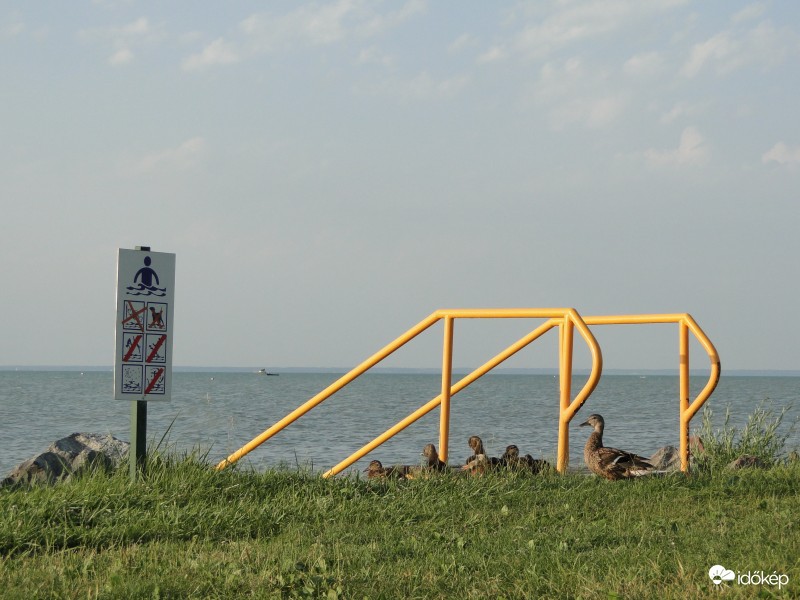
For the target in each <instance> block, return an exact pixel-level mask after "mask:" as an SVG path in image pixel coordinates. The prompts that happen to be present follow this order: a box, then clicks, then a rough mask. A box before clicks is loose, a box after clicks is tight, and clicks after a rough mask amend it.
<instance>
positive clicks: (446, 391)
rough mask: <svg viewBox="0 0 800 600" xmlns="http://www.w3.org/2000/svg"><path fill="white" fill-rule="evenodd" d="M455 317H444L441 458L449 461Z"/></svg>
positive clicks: (440, 431)
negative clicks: (448, 447)
mask: <svg viewBox="0 0 800 600" xmlns="http://www.w3.org/2000/svg"><path fill="white" fill-rule="evenodd" d="M453 321H454V319H453V317H449V316H448V317H445V319H444V342H443V344H442V396H441V397H442V404H441V414H440V417H439V458H440V459H441V460H443V461H444V462H447V446H448V444H449V439H450V387H451V386H452V376H453Z"/></svg>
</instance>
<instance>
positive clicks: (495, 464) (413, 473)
mask: <svg viewBox="0 0 800 600" xmlns="http://www.w3.org/2000/svg"><path fill="white" fill-rule="evenodd" d="M468 444H469V447H470V449H471V450H472V454H471V455H470V457H469V458H467V460H466V461H465V462H464V464H463V465H461V466H460V467H450V466H449V465H448V464H447V463H446V462H444V461H443V460H441V459H440V458H439V453H438V452H437V451H436V446H434V445H433V444H427V445H426V446H425V447H424V448H423V449H422V456H423V457H425V461H424V464H422V465H419V466H411V465H393V466H391V467H384V466H383V464H382V463H381V461H379V460H373V461H371V462H370V463H369V466H368V467H367V468H366V469H364V472H365V473H366V474H367V477H368V478H369V479H375V478H385V477H390V478H396V479H418V478H423V477H427V476H429V475H431V474H433V473H456V474H463V475H481V474H483V473H486V472H487V471H490V470H499V469H514V470H522V471H530V472H531V473H539V472H540V471H542V470H544V469H546V468H549V467H550V465H549V463H548V462H547V461H544V460H540V459H535V458H533V457H532V456H531V455H530V454H526V455H525V456H520V455H519V448H518V447H517V446H516V445H514V444H511V445H510V446H507V447H506V451H505V452H504V453H503V455H502V456H501V457H499V458H498V457H495V456H488V455H487V454H486V451H485V450H484V448H483V440H481V438H480V437H478V436H477V435H473V436H472V437H470V438H469V440H468Z"/></svg>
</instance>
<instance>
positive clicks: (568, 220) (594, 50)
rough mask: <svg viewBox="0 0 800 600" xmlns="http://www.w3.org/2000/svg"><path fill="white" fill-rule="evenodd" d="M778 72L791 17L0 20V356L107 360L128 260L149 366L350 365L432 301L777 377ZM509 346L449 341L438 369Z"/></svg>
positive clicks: (161, 14) (106, 4) (571, 0)
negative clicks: (151, 340) (693, 327)
mask: <svg viewBox="0 0 800 600" xmlns="http://www.w3.org/2000/svg"><path fill="white" fill-rule="evenodd" d="M799 64H800V4H798V3H796V2H778V1H765V2H748V1H737V0H725V1H722V0H719V1H707V2H698V1H689V0H648V1H647V2H640V1H623V0H596V1H593V2H588V1H583V0H555V1H554V0H542V1H536V2H455V1H449V2H448V1H442V2H432V1H426V0H409V1H397V2H379V1H366V0H337V1H332V2H311V3H304V2H280V1H276V2H269V3H261V2H249V1H246V0H237V1H234V2H226V3H198V2H194V1H192V2H189V1H176V2H135V1H125V0H96V1H93V2H90V1H82V2H70V3H62V2H52V1H51V2H35V3H34V2H28V3H22V2H2V3H0V74H1V76H2V85H0V102H1V103H2V107H3V110H2V111H0V139H1V140H2V141H1V142H0V189H2V193H0V202H2V218H0V232H2V235H0V248H2V250H1V251H0V278H2V285H0V307H2V311H0V338H1V339H2V342H0V365H19V366H35V365H98V366H100V365H111V364H113V361H114V355H115V342H114V330H115V303H116V268H117V265H116V261H117V250H118V249H119V248H134V247H135V246H139V245H146V246H150V247H151V248H152V249H153V250H154V251H160V252H170V253H175V254H176V276H175V290H174V294H175V299H174V305H173V309H174V314H173V325H174V328H175V329H174V337H173V342H174V345H173V357H172V358H173V365H175V366H219V367H237V366H238V367H246V366H247V367H249V366H253V367H268V368H276V369H279V368H281V367H344V368H349V367H352V366H355V365H356V364H358V363H360V362H361V361H362V360H364V359H365V358H367V357H368V356H370V355H372V354H373V353H374V352H376V351H377V350H378V349H380V348H382V347H383V346H384V345H385V344H387V343H389V342H391V341H392V340H393V339H395V338H396V337H397V336H399V335H401V334H402V333H404V332H405V331H406V330H408V329H409V328H411V327H412V326H414V325H415V324H416V323H418V322H419V321H421V320H422V319H424V318H425V317H426V316H427V315H429V314H430V313H432V312H433V311H434V310H436V309H440V308H496V307H508V308H511V307H514V308H516V307H525V308H545V307H574V308H575V309H576V310H577V311H578V312H579V313H580V314H582V315H587V316H588V315H614V314H640V313H642V314H644V313H647V314H650V313H689V314H691V315H692V316H693V317H694V319H695V320H696V321H697V323H698V324H699V325H700V327H701V328H702V329H703V331H705V333H706V334H707V335H708V337H709V338H710V339H711V341H712V342H713V343H714V345H715V346H716V349H717V351H718V353H719V356H720V359H721V363H722V369H723V374H724V372H725V370H726V369H800V359H798V340H800V319H798V318H797V315H796V308H797V305H798V304H797V298H798V296H800V279H799V278H798V268H797V260H798V258H800V241H798V226H799V225H800V118H798V97H800V68H798V65H799ZM538 324H539V322H533V321H527V320H504V321H498V320H492V321H474V320H458V321H457V322H456V324H455V356H454V364H455V365H456V366H457V367H458V366H477V365H479V364H481V363H483V362H484V361H485V360H487V359H488V358H489V357H491V356H493V355H494V354H495V353H497V352H499V351H500V350H501V349H502V348H504V347H505V346H506V345H508V344H510V343H511V342H513V341H515V340H516V339H517V338H519V337H521V336H522V335H524V334H525V333H527V332H528V331H530V330H531V329H533V328H534V327H535V326H536V325H538ZM601 330H602V331H601ZM595 335H596V336H597V339H598V341H599V342H600V345H601V348H602V350H603V357H604V363H605V367H606V368H607V369H608V368H622V369H660V368H668V369H671V368H675V367H676V366H677V361H678V358H677V352H678V341H677V340H678V335H677V326H675V325H641V326H640V325H637V326H630V325H628V326H603V327H600V328H596V331H595ZM441 344H442V328H441V327H440V326H438V325H437V326H436V327H434V328H432V329H431V330H429V331H428V332H426V333H425V334H423V335H422V336H420V337H419V338H418V339H416V340H414V342H412V343H411V344H409V345H408V346H407V347H405V348H403V349H402V350H401V351H400V352H398V353H397V355H396V356H393V357H392V358H391V359H389V360H387V361H386V363H384V364H385V365H386V366H398V367H429V368H437V367H439V366H440V365H441V354H440V352H441ZM575 345H576V353H577V354H576V361H577V362H576V366H577V367H580V366H582V365H586V364H588V362H587V361H588V358H587V357H588V354H587V352H586V351H585V345H584V344H583V343H582V342H581V341H580V339H579V338H576V343H575ZM557 348H558V343H557V337H556V336H555V334H552V333H551V334H548V335H547V336H544V337H543V338H542V339H540V340H538V341H537V342H536V343H535V344H534V345H533V346H531V347H530V348H529V349H526V350H525V351H524V352H522V353H520V355H518V356H517V357H515V359H514V360H513V361H511V362H510V363H509V366H517V367H532V368H537V367H551V366H553V365H556V364H557V362H556V356H557ZM691 361H692V366H693V367H697V368H704V367H706V368H707V367H708V365H709V359H708V357H707V356H706V355H705V353H704V352H703V351H702V349H701V348H700V347H699V345H698V344H697V343H696V342H694V341H693V342H692V348H691Z"/></svg>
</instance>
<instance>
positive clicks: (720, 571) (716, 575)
mask: <svg viewBox="0 0 800 600" xmlns="http://www.w3.org/2000/svg"><path fill="white" fill-rule="evenodd" d="M708 576H709V577H710V578H711V581H713V582H714V585H719V584H720V583H722V582H723V581H733V580H734V578H735V577H736V575H735V574H734V572H733V571H731V570H730V569H726V568H725V567H723V566H722V565H714V566H713V567H711V568H710V569H709V570H708Z"/></svg>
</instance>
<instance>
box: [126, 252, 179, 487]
mask: <svg viewBox="0 0 800 600" xmlns="http://www.w3.org/2000/svg"><path fill="white" fill-rule="evenodd" d="M174 288H175V255H174V254H167V253H164V252H151V251H150V247H149V246H137V247H136V249H135V250H125V249H122V248H120V249H119V253H118V256H117V328H116V338H115V339H116V345H115V360H114V398H115V399H117V400H130V401H131V448H130V451H129V452H130V461H131V462H130V464H131V478H132V479H134V480H135V479H136V478H137V476H138V474H139V473H141V472H143V471H144V467H145V457H146V456H147V402H148V401H149V400H169V399H170V395H171V392H172V337H173V332H174V324H173V298H174Z"/></svg>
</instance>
